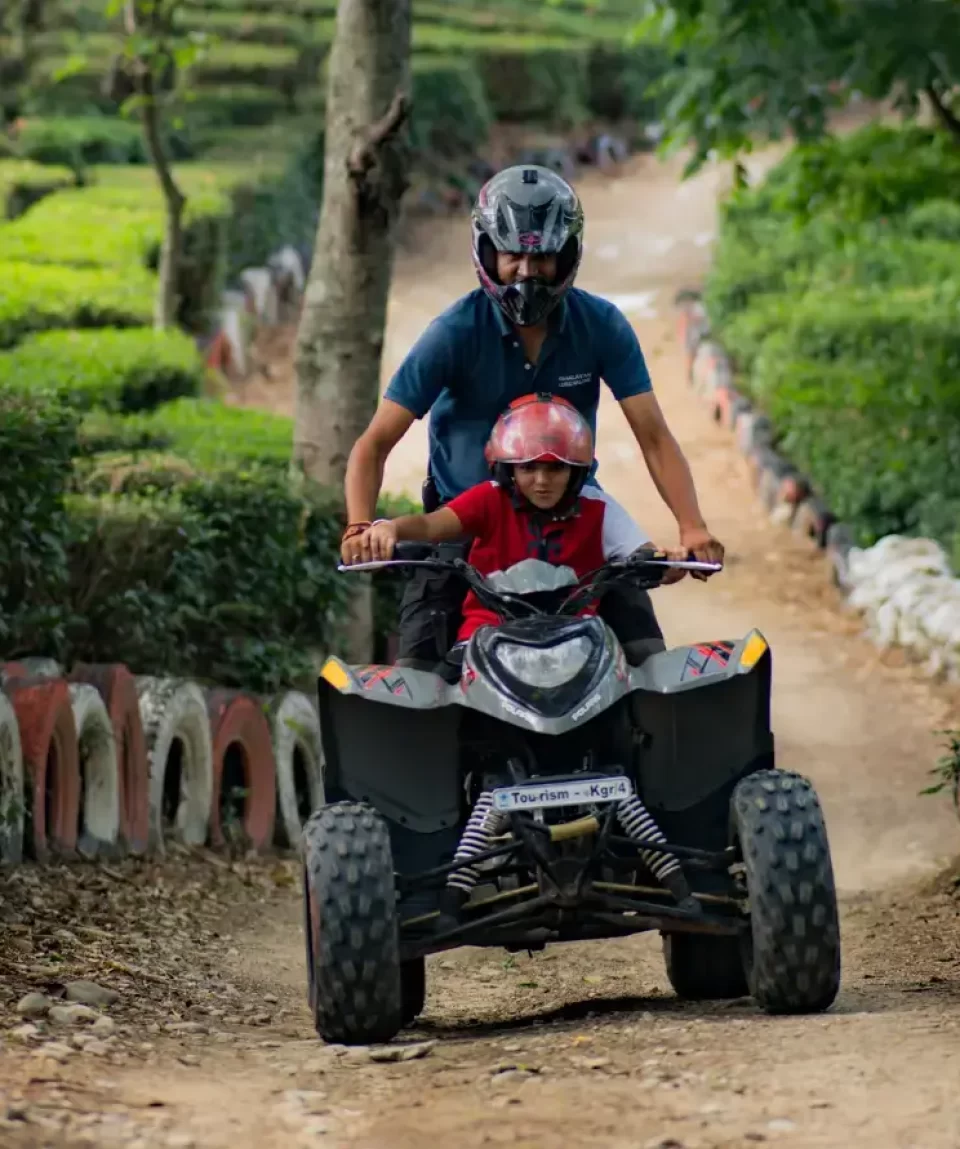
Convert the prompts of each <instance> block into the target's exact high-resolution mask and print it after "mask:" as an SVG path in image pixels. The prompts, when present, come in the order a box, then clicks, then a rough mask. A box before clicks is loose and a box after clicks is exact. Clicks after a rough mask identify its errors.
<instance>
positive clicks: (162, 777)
mask: <svg viewBox="0 0 960 1149" xmlns="http://www.w3.org/2000/svg"><path fill="white" fill-rule="evenodd" d="M137 698H138V700H139V703H140V720H141V722H142V723H143V733H144V738H145V739H146V744H147V762H148V765H149V769H150V849H151V850H152V851H153V852H155V853H158V854H162V853H163V849H164V833H165V823H166V824H167V825H169V826H170V827H171V828H172V833H173V834H174V836H175V837H176V838H178V839H179V840H180V841H181V842H183V843H184V844H186V845H188V846H202V845H203V844H204V843H205V842H206V840H207V832H208V829H209V825H210V802H211V799H212V796H213V747H212V744H211V738H210V719H209V717H208V716H207V704H206V701H205V699H204V696H203V691H202V690H201V689H200V687H199V686H197V684H196V683H195V682H188V681H185V680H184V679H179V678H150V677H141V678H138V679H137ZM176 743H179V745H180V748H181V754H182V756H181V758H180V785H179V793H178V794H177V795H176V796H175V800H176V813H175V814H173V816H172V817H170V818H167V817H165V812H164V804H165V803H164V791H165V787H166V783H167V771H168V768H169V767H170V765H171V752H172V751H173V750H174V748H175V744H176ZM166 788H169V787H166ZM167 805H168V808H169V798H168V802H167ZM166 832H167V833H170V832H171V831H170V830H169V829H168V830H167V831H166Z"/></svg>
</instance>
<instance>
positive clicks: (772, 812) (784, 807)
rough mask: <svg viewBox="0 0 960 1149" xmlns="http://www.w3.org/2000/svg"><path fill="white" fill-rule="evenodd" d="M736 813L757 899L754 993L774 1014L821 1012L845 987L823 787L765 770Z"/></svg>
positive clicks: (742, 792) (751, 955)
mask: <svg viewBox="0 0 960 1149" xmlns="http://www.w3.org/2000/svg"><path fill="white" fill-rule="evenodd" d="M730 816H731V829H732V836H733V840H734V844H735V845H737V846H739V850H740V854H741V856H742V860H743V864H744V868H745V871H746V882H747V895H748V898H749V902H750V922H751V929H750V933H749V935H748V936H747V939H746V946H745V967H746V975H747V983H748V985H749V987H750V993H751V994H752V995H753V997H754V998H755V999H756V1001H757V1002H758V1004H759V1005H760V1006H761V1007H762V1008H763V1009H764V1010H766V1012H767V1013H819V1012H820V1011H822V1010H825V1009H827V1008H829V1006H830V1005H831V1004H832V1003H833V1001H834V998H836V996H837V992H838V990H839V988H840V921H839V915H838V913H837V891H836V887H835V885H834V879H833V865H832V862H831V860H830V846H829V843H828V841H827V829H826V826H825V825H824V821H823V813H822V811H821V809H820V801H819V799H818V798H817V794H816V791H815V790H814V788H813V786H812V785H811V783H810V782H808V781H807V779H806V778H803V777H801V776H800V775H799V774H791V773H787V772H786V771H784V770H761V771H758V772H757V773H756V774H750V775H748V776H747V777H746V778H744V779H743V780H742V781H741V782H740V783H739V784H738V785H737V788H736V789H735V790H734V792H733V798H732V800H731V811H730Z"/></svg>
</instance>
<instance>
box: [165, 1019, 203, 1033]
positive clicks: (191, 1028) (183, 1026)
mask: <svg viewBox="0 0 960 1149" xmlns="http://www.w3.org/2000/svg"><path fill="white" fill-rule="evenodd" d="M166 1028H167V1032H168V1033H206V1032H207V1027H206V1026H205V1025H201V1023H200V1022H199V1021H171V1022H170V1023H169V1024H168V1025H167V1027H166Z"/></svg>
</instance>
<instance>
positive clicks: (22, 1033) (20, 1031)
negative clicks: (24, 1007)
mask: <svg viewBox="0 0 960 1149" xmlns="http://www.w3.org/2000/svg"><path fill="white" fill-rule="evenodd" d="M10 1036H11V1037H13V1038H15V1039H16V1040H17V1041H31V1040H32V1039H33V1038H35V1037H39V1036H40V1030H39V1029H37V1027H36V1026H35V1025H33V1024H32V1022H29V1021H25V1022H24V1023H23V1025H18V1026H15V1027H14V1028H13V1029H11V1030H10Z"/></svg>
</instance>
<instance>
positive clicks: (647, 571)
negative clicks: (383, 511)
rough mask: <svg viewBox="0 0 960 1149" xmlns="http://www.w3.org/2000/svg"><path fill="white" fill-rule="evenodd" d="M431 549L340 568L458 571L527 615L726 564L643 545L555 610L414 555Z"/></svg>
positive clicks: (412, 546) (415, 548)
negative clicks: (662, 553) (630, 584)
mask: <svg viewBox="0 0 960 1149" xmlns="http://www.w3.org/2000/svg"><path fill="white" fill-rule="evenodd" d="M429 550H430V548H429V547H428V546H425V545H424V544H420V543H398V544H397V546H396V548H395V550H394V554H395V555H397V556H398V557H396V558H393V559H379V560H374V561H372V562H365V563H351V564H350V565H349V566H347V565H344V564H342V563H341V564H340V565H339V566H338V567H337V570H338V571H340V572H341V573H352V572H357V573H362V572H363V571H375V570H385V569H390V568H403V569H408V568H417V567H419V568H421V569H428V570H434V571H438V572H442V571H449V572H450V573H451V574H456V575H458V576H459V577H460V578H462V579H463V580H464V582H466V583H467V585H468V586H469V587H470V589H471V590H472V591H473V592H474V593H475V594H476V596H477V598H479V599H480V601H481V602H482V603H483V604H484V606H487V607H489V608H490V609H492V610H494V611H495V612H496V613H497V614H500V615H502V614H503V608H504V607H505V606H510V607H512V608H514V610H519V611H520V613H521V614H526V615H539V614H546V613H553V614H572V613H574V610H575V608H579V607H580V606H581V605H582V604H583V603H584V602H589V601H590V600H591V599H593V598H597V597H599V596H600V595H602V594H603V593H605V591H607V590H609V589H610V587H611V586H612V585H613V583H615V582H617V581H619V580H620V579H622V578H625V577H627V576H632V577H633V578H634V580H635V582H636V583H638V584H639V585H641V586H642V587H643V589H645V590H652V589H654V587H657V586H659V585H660V582H661V581H662V579H663V576H664V574H665V573H666V571H667V570H670V569H673V570H685V571H702V572H704V573H708V574H716V573H718V572H719V571H721V570H723V563H710V562H702V561H700V560H699V559H694V558H692V557H691V558H688V559H667V558H655V557H653V556H654V555H656V554H657V552H656V551H654V550H653V549H652V548H648V547H641V548H640V549H639V550H637V551H634V553H633V554H632V555H630V556H629V558H627V559H623V560H618V561H614V562H610V563H606V564H605V565H604V566H602V567H599V568H598V569H597V570H594V571H591V572H589V574H586V575H584V576H583V578H581V579H580V581H579V582H578V583H577V585H576V586H574V587H572V588H570V592H569V594H568V595H567V597H566V598H564V599H563V601H562V602H561V604H560V605H559V608H558V609H556V610H555V611H550V612H547V611H544V610H542V609H540V608H538V607H537V606H535V605H534V604H533V603H532V602H530V601H528V596H527V595H518V594H515V593H512V592H509V591H497V590H494V589H493V587H491V586H490V585H489V583H488V582H487V580H486V579H485V578H484V577H483V575H481V574H480V573H479V572H478V571H477V570H476V568H474V567H472V566H470V564H469V563H467V562H464V561H463V559H454V560H453V561H449V560H443V559H431V558H422V557H419V558H418V557H412V556H414V555H423V554H424V553H429ZM406 555H410V556H411V557H409V558H408V557H404V556H406ZM647 556H650V557H647ZM638 576H639V577H638ZM563 589H566V588H563ZM534 593H537V594H543V593H554V594H555V593H558V592H542V591H541V592H534Z"/></svg>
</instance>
